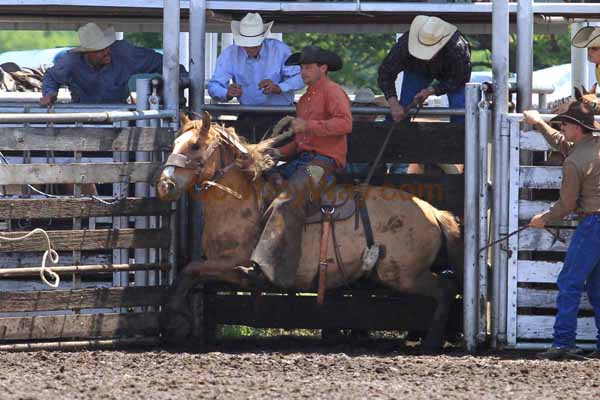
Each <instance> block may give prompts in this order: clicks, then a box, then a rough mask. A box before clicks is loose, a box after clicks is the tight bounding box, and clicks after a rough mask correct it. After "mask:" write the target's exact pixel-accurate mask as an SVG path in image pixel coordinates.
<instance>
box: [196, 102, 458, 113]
mask: <svg viewBox="0 0 600 400" xmlns="http://www.w3.org/2000/svg"><path fill="white" fill-rule="evenodd" d="M203 108H204V109H205V110H207V111H214V112H219V113H221V114H239V113H245V112H253V113H257V114H262V113H290V114H293V113H295V112H296V107H292V106H242V105H237V104H206V105H204V107H203ZM352 113H353V114H378V115H387V114H390V109H389V108H387V107H352ZM416 113H418V115H419V116H424V115H427V116H454V115H459V116H460V115H465V109H464V108H445V107H424V108H420V109H418V111H417V109H416V108H413V109H411V110H410V111H409V115H414V114H416Z"/></svg>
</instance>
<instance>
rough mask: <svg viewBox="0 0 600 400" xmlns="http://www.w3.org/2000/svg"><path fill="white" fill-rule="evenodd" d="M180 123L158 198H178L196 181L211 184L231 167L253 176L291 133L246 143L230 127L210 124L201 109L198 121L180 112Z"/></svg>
mask: <svg viewBox="0 0 600 400" xmlns="http://www.w3.org/2000/svg"><path fill="white" fill-rule="evenodd" d="M181 126H182V128H181V129H180V130H179V132H178V133H177V138H176V139H175V143H174V145H173V151H172V153H171V155H170V156H169V158H168V159H167V162H166V163H165V168H164V169H163V171H162V173H161V175H160V178H159V179H158V182H157V185H156V191H157V194H158V197H159V198H160V199H161V200H165V201H172V200H177V199H179V198H180V197H181V195H182V194H183V193H184V192H185V191H187V190H189V189H191V188H192V187H193V186H194V185H197V184H198V185H201V187H204V188H206V187H208V186H210V185H215V184H216V181H218V180H219V179H220V178H221V177H223V176H224V175H225V174H226V173H227V172H229V171H230V170H232V169H233V168H234V167H239V168H240V169H242V170H245V171H248V172H249V174H248V175H249V176H252V178H254V179H255V178H256V177H257V176H259V175H260V173H261V172H262V171H264V170H266V169H268V168H271V167H272V166H273V165H274V164H275V160H274V159H273V158H272V157H271V155H270V154H271V153H270V150H271V149H272V148H273V147H274V146H275V144H277V143H279V142H281V141H283V140H285V139H287V138H289V137H290V135H291V132H286V133H283V134H281V135H279V136H277V137H274V138H271V139H268V140H264V141H262V142H261V143H259V144H256V145H248V144H246V143H245V142H244V141H243V139H240V137H239V136H238V135H237V134H236V133H235V130H234V129H233V128H225V127H223V126H220V125H217V124H211V118H210V114H208V113H207V112H204V114H203V116H202V120H197V121H191V120H190V119H189V118H188V117H187V116H186V115H182V117H181ZM216 186H219V187H221V188H224V187H223V186H221V185H216Z"/></svg>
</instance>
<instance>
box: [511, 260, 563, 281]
mask: <svg viewBox="0 0 600 400" xmlns="http://www.w3.org/2000/svg"><path fill="white" fill-rule="evenodd" d="M562 266H563V263H562V262H548V261H531V260H519V261H518V264H517V280H518V281H519V282H527V283H556V278H558V274H559V272H560V269H561V268H562Z"/></svg>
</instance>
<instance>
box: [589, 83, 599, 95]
mask: <svg viewBox="0 0 600 400" xmlns="http://www.w3.org/2000/svg"><path fill="white" fill-rule="evenodd" d="M597 87H598V83H594V84H593V85H592V88H591V89H590V91H589V93H593V94H596V88H597Z"/></svg>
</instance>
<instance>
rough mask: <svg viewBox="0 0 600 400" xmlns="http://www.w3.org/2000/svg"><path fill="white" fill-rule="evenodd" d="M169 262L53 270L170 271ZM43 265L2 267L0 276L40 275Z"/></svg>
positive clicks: (86, 266)
mask: <svg viewBox="0 0 600 400" xmlns="http://www.w3.org/2000/svg"><path fill="white" fill-rule="evenodd" d="M169 269H171V266H170V265H169V264H165V263H163V264H103V265H68V266H64V267H52V271H54V272H56V273H57V274H59V275H68V274H71V275H73V274H81V273H86V272H87V273H89V272H96V273H98V272H127V271H155V270H160V271H168V270H169ZM40 271H41V267H32V268H0V278H8V277H11V278H14V277H19V276H39V275H40Z"/></svg>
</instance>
